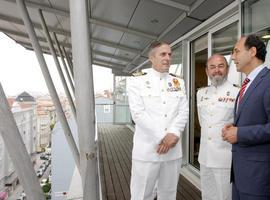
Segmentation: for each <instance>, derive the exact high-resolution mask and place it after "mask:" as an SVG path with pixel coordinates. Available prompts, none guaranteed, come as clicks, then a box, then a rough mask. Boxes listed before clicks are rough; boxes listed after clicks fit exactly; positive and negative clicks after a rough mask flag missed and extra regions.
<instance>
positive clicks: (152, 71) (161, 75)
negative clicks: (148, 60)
mask: <svg viewBox="0 0 270 200" xmlns="http://www.w3.org/2000/svg"><path fill="white" fill-rule="evenodd" d="M150 72H151V74H153V75H154V76H156V77H157V78H165V77H166V76H167V75H168V74H169V72H164V73H160V72H158V71H157V70H155V69H154V68H152V69H151V70H150Z"/></svg>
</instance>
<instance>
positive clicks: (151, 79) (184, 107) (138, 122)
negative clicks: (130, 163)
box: [128, 69, 188, 162]
mask: <svg viewBox="0 0 270 200" xmlns="http://www.w3.org/2000/svg"><path fill="white" fill-rule="evenodd" d="M128 95H129V106H130V111H131V115H132V118H133V120H134V122H135V134H134V138H133V151H132V159H135V160H140V161H154V162H156V161H168V160H175V159H178V158H181V157H182V145H181V143H182V141H181V133H182V132H183V130H184V128H185V125H186V123H187V120H188V102H187V99H186V93H185V86H184V81H183V80H182V79H180V78H177V77H175V76H172V75H170V74H169V73H159V72H157V71H155V70H154V69H151V70H150V72H148V73H147V74H146V75H143V76H139V77H132V78H131V79H129V81H128ZM167 133H174V134H175V135H177V136H179V137H180V140H179V141H178V143H177V145H176V146H175V147H174V148H172V149H170V150H169V151H168V152H167V153H166V154H162V155H159V154H157V153H156V151H157V147H158V144H159V143H160V142H161V140H162V139H163V137H164V136H165V135H166V134H167Z"/></svg>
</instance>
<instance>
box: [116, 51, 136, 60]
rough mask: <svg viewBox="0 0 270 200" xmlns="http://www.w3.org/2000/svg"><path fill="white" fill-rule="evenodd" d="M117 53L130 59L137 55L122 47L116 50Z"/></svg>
mask: <svg viewBox="0 0 270 200" xmlns="http://www.w3.org/2000/svg"><path fill="white" fill-rule="evenodd" d="M115 55H116V56H121V57H125V58H129V59H133V58H134V57H135V56H136V54H135V53H131V52H127V51H123V50H121V49H117V50H116V51H115Z"/></svg>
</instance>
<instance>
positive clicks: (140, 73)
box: [132, 71, 147, 76]
mask: <svg viewBox="0 0 270 200" xmlns="http://www.w3.org/2000/svg"><path fill="white" fill-rule="evenodd" d="M146 74H147V73H146V72H142V71H140V72H135V73H133V74H132V76H143V75H146Z"/></svg>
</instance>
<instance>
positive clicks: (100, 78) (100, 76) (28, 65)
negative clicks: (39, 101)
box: [0, 32, 113, 95]
mask: <svg viewBox="0 0 270 200" xmlns="http://www.w3.org/2000/svg"><path fill="white" fill-rule="evenodd" d="M45 59H46V62H47V65H48V67H49V70H50V73H51V76H52V79H53V81H54V84H55V87H56V89H57V91H58V92H63V91H64V89H63V87H62V85H61V81H60V78H59V76H58V72H57V70H56V67H55V64H54V61H53V58H52V56H48V55H45ZM93 69H94V71H93V73H94V86H95V91H96V92H101V91H103V90H105V89H111V90H112V87H113V75H112V73H111V70H110V69H108V68H103V67H98V66H94V68H93ZM0 82H1V84H2V87H3V88H4V91H5V93H6V95H18V94H20V93H21V92H23V91H27V92H30V93H48V90H47V87H46V84H45V80H44V78H43V76H42V73H41V70H40V67H39V64H38V61H37V58H36V56H35V54H34V52H33V51H29V50H26V49H25V48H23V47H22V46H21V45H19V44H17V43H15V42H14V41H13V40H12V39H10V38H9V37H7V36H6V35H4V34H3V33H1V32H0Z"/></svg>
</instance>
